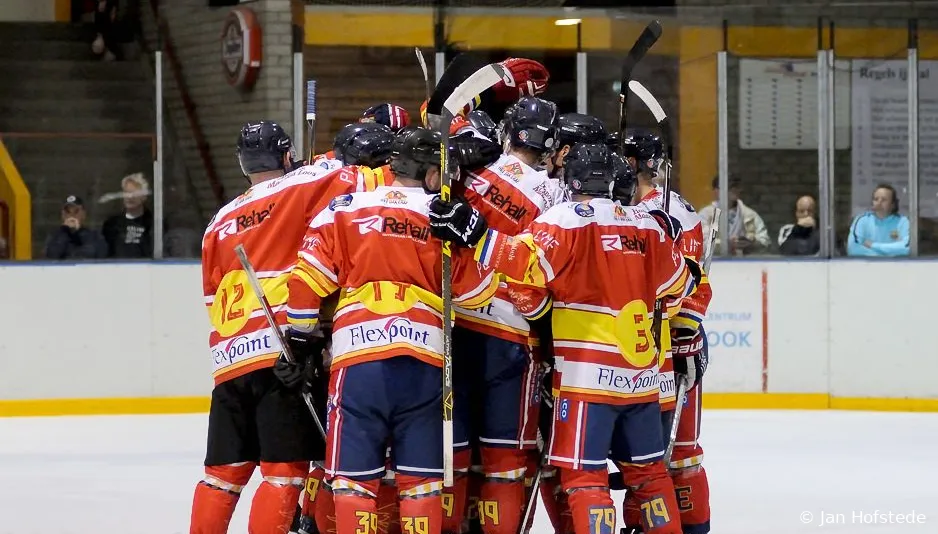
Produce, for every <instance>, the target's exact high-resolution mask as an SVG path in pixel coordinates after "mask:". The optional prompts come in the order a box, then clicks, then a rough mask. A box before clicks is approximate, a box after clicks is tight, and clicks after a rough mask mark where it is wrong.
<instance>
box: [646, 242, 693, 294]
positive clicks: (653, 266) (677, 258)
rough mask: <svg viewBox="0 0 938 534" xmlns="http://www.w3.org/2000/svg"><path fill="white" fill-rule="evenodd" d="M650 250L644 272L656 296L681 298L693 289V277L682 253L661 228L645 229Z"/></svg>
mask: <svg viewBox="0 0 938 534" xmlns="http://www.w3.org/2000/svg"><path fill="white" fill-rule="evenodd" d="M646 232H649V233H650V234H652V235H650V236H649V239H648V242H649V249H650V252H649V254H647V255H646V256H645V261H646V272H647V273H648V275H649V276H650V277H651V282H652V284H653V285H654V287H655V296H656V298H659V299H660V298H667V297H671V298H673V299H677V300H679V299H682V298H684V297H686V296H688V295H690V294H691V293H693V292H694V289H695V281H694V277H693V276H691V272H690V269H689V268H688V267H687V264H686V263H685V262H684V255H683V254H681V249H680V248H679V247H678V246H676V245H675V243H674V241H673V240H672V239H671V238H670V237H668V236H667V235H665V234H664V231H663V230H646Z"/></svg>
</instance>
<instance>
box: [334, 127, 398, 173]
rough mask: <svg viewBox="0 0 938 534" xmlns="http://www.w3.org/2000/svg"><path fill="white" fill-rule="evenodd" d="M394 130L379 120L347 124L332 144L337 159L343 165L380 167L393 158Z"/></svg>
mask: <svg viewBox="0 0 938 534" xmlns="http://www.w3.org/2000/svg"><path fill="white" fill-rule="evenodd" d="M393 142H394V132H392V131H391V129H390V128H388V127H387V126H385V125H383V124H380V123H377V122H357V123H354V124H346V125H345V126H343V127H342V129H341V130H339V133H338V135H336V136H335V142H334V143H333V145H332V148H333V150H334V151H335V157H336V159H338V160H340V161H341V162H342V164H343V165H364V166H366V167H380V166H382V165H386V164H387V163H388V160H390V159H391V144H392V143H393Z"/></svg>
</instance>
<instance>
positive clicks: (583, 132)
mask: <svg viewBox="0 0 938 534" xmlns="http://www.w3.org/2000/svg"><path fill="white" fill-rule="evenodd" d="M558 125H559V127H560V135H559V137H560V145H559V146H564V145H569V146H571V147H572V146H573V145H575V144H577V143H590V144H592V143H605V142H606V137H607V135H606V126H605V125H604V124H603V121H601V120H599V119H598V118H596V117H593V116H592V115H584V114H583V113H564V114H563V115H561V116H560V118H559V120H558Z"/></svg>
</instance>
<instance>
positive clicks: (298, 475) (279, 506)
mask: <svg viewBox="0 0 938 534" xmlns="http://www.w3.org/2000/svg"><path fill="white" fill-rule="evenodd" d="M308 473H309V462H293V463H268V462H261V475H263V477H264V480H263V482H261V485H260V486H259V487H258V488H257V493H255V494H254V500H253V501H252V502H251V515H250V517H249V518H248V533H249V534H286V533H287V532H288V531H289V530H290V524H291V523H292V522H293V514H294V513H295V512H296V503H297V501H298V500H299V498H300V492H301V491H303V485H304V483H305V482H306V476H307V474H308Z"/></svg>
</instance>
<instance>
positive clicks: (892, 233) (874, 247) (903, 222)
mask: <svg viewBox="0 0 938 534" xmlns="http://www.w3.org/2000/svg"><path fill="white" fill-rule="evenodd" d="M847 254H848V255H849V256H879V257H887V256H908V255H909V218H908V217H906V216H905V215H900V214H899V197H898V196H896V190H895V188H894V187H893V186H891V185H889V184H880V185H878V186H876V189H875V190H874V191H873V209H872V210H871V211H868V212H866V213H862V214H860V215H857V217H856V219H854V220H853V224H851V225H850V235H849V236H847Z"/></svg>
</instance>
